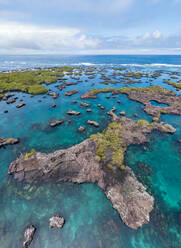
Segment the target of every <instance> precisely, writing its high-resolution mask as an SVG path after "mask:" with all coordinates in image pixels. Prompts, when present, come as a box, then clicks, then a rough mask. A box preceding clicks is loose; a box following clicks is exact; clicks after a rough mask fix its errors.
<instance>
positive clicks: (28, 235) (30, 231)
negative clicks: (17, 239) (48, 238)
mask: <svg viewBox="0 0 181 248" xmlns="http://www.w3.org/2000/svg"><path fill="white" fill-rule="evenodd" d="M35 231H36V227H35V226H33V225H31V226H28V227H26V229H25V231H24V242H23V248H29V246H30V244H31V242H32V240H33V237H34V234H35Z"/></svg>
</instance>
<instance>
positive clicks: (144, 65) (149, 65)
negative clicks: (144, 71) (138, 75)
mask: <svg viewBox="0 0 181 248" xmlns="http://www.w3.org/2000/svg"><path fill="white" fill-rule="evenodd" d="M120 65H122V66H139V67H181V65H173V64H156V63H155V64H120Z"/></svg>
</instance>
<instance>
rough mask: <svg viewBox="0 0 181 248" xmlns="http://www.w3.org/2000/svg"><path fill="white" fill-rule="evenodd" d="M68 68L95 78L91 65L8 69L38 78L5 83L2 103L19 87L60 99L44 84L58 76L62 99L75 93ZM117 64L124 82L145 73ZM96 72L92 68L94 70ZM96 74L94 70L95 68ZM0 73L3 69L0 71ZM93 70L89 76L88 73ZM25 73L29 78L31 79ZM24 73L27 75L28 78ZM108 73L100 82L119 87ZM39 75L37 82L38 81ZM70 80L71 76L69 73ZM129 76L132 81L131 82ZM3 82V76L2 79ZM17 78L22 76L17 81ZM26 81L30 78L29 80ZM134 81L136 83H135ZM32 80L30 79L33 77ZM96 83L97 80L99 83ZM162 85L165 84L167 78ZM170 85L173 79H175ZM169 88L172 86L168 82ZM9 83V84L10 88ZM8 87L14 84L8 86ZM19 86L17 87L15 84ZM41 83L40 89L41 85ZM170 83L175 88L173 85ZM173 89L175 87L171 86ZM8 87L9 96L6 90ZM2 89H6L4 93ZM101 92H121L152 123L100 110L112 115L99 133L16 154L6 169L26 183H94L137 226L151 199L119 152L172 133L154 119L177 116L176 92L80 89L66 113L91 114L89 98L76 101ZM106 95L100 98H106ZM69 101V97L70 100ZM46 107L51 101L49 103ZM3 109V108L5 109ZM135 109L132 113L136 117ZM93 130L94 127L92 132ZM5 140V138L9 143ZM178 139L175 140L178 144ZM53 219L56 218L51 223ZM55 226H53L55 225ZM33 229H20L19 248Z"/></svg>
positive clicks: (180, 108) (179, 100)
mask: <svg viewBox="0 0 181 248" xmlns="http://www.w3.org/2000/svg"><path fill="white" fill-rule="evenodd" d="M74 70H75V71H76V70H78V71H79V72H77V74H79V76H81V75H82V74H83V73H84V74H85V75H86V76H87V77H88V79H89V80H92V79H95V77H96V74H94V70H97V69H96V68H90V69H89V70H88V69H83V68H78V69H77V68H70V69H69V67H67V68H64V69H63V68H53V69H46V70H38V71H36V70H35V71H33V72H31V71H30V72H29V71H27V72H26V71H25V72H26V73H24V72H12V73H10V75H11V74H14V75H13V76H12V78H13V80H14V79H16V77H18V76H17V74H19V75H20V74H21V73H23V74H24V75H23V76H22V78H23V77H27V76H28V77H30V74H32V75H33V77H34V75H36V77H37V78H38V79H37V81H36V83H35V84H34V83H31V84H30V85H31V87H30V86H26V87H25V88H23V87H22V85H23V82H22V81H21V80H20V83H17V84H18V86H15V85H13V84H11V83H10V85H9V86H8V87H9V88H7V86H6V87H5V86H2V87H0V93H1V99H2V100H3V101H6V102H7V104H14V103H15V102H16V100H17V98H16V95H14V91H17V90H18V91H19V90H20V91H23V92H27V93H29V94H33V95H39V94H45V93H46V94H47V95H48V96H52V98H53V99H55V100H56V99H57V98H59V97H60V98H61V95H60V93H59V92H56V91H54V90H52V89H51V90H48V89H46V86H43V85H44V84H45V85H46V84H47V85H49V84H54V83H56V82H57V80H60V83H61V84H60V85H58V86H57V85H56V88H57V89H58V90H59V91H63V94H64V95H65V96H68V97H73V96H74V95H76V93H78V92H79V89H71V90H66V88H67V87H71V86H73V87H74V86H75V85H78V84H79V83H80V84H82V81H81V80H80V78H79V79H77V78H76V77H75V78H76V79H75V80H78V81H80V82H68V81H67V82H65V81H66V80H67V79H66V78H64V77H65V76H66V75H69V76H71V75H73V74H76V73H74ZM121 70H122V69H121V68H119V69H117V70H116V69H115V72H114V73H115V77H117V76H119V77H122V78H123V79H126V80H125V84H131V83H138V84H139V83H140V82H138V80H140V79H142V78H144V77H148V75H146V74H144V73H131V72H130V73H128V72H126V73H123V72H121ZM97 73H98V72H97ZM99 73H100V72H99ZM2 74H3V73H2ZM92 74H94V75H92ZM32 75H31V77H32ZM159 75H160V74H159V73H158V74H156V73H155V74H152V75H151V77H152V78H153V79H154V78H157V77H159ZM31 77H30V78H31ZM111 77H112V76H109V77H106V76H104V75H102V80H106V82H107V83H105V81H104V84H105V85H108V84H114V85H118V84H119V86H120V84H121V83H122V82H119V80H116V81H113V80H111ZM2 78H3V76H2V75H0V84H1V80H2ZM40 78H41V80H40ZM73 79H74V77H73ZM132 79H134V81H131V80H132ZM3 80H4V79H3ZM22 80H23V79H22ZM30 80H32V79H30ZM136 80H137V81H136ZM33 82H34V81H33ZM101 83H102V82H101ZM164 83H165V84H168V85H171V83H169V82H168V81H165V82H164ZM175 84H176V83H175ZM172 86H174V85H173V84H172ZM11 87H12V88H11ZM13 87H14V88H13ZM21 87H22V88H21ZM42 87H44V88H45V89H44V88H42ZM174 87H175V86H174ZM177 88H178V87H177ZM10 91H13V94H11V93H9V92H10ZM6 92H8V93H6ZM101 93H106V94H107V93H110V95H112V96H116V95H119V94H126V95H127V96H128V98H129V99H131V100H133V101H137V102H140V103H142V104H143V110H144V111H145V112H146V113H147V114H149V115H150V116H152V117H153V119H152V122H148V121H146V120H143V119H138V120H137V121H133V120H132V119H130V118H127V117H118V116H117V115H116V114H115V111H116V108H113V109H112V110H110V111H108V112H107V114H106V113H102V114H103V115H105V116H106V115H109V116H111V118H112V122H111V123H110V124H109V125H108V127H107V128H106V129H105V130H104V131H103V132H100V133H97V134H94V135H91V136H90V138H88V139H86V140H84V141H83V142H82V143H80V144H77V145H76V146H73V147H70V148H68V149H64V150H62V149H61V150H57V151H56V152H54V153H49V154H44V153H40V152H36V151H35V150H32V151H30V152H27V153H24V154H21V155H20V157H19V158H17V159H16V160H15V161H14V162H12V163H11V164H10V166H9V170H8V173H9V174H10V175H12V176H13V177H14V179H16V180H18V181H24V182H27V183H31V184H36V183H40V182H45V181H50V182H52V183H59V182H62V181H65V182H73V183H90V182H91V183H97V184H98V186H99V187H100V188H101V189H102V190H103V192H104V193H105V195H106V197H107V198H108V199H109V200H110V201H111V203H112V205H113V207H114V208H115V209H116V210H117V212H118V213H119V215H120V217H121V219H122V221H123V222H124V223H125V224H126V225H127V226H128V227H130V228H132V229H137V228H139V227H141V226H142V225H143V224H146V223H148V222H149V220H150V212H151V211H152V210H153V208H154V198H153V196H151V195H150V194H149V193H148V192H147V191H146V188H145V187H144V186H143V185H142V184H141V183H140V182H138V180H137V179H136V176H135V174H134V172H133V170H132V169H131V168H129V167H128V166H126V165H124V154H125V152H126V150H127V147H129V146H130V145H133V144H137V145H140V144H144V143H146V142H147V135H148V134H149V133H151V132H152V131H155V130H157V131H159V132H164V133H170V134H173V133H174V132H175V128H174V127H172V126H171V125H169V124H166V123H164V122H162V121H161V120H160V118H161V116H162V115H164V114H174V115H181V96H179V95H177V94H176V93H174V92H173V91H171V90H168V89H165V88H163V87H160V86H156V85H153V86H149V87H126V86H123V87H120V88H110V87H107V88H101V89H90V90H89V91H88V92H84V93H83V94H82V95H81V97H80V98H81V99H78V100H74V103H77V102H78V103H79V104H78V105H79V106H80V108H79V110H80V112H79V111H77V108H76V110H68V111H67V115H70V116H74V115H75V116H76V115H77V116H78V115H80V114H81V115H85V113H82V111H81V109H83V108H81V107H85V111H86V112H91V109H87V107H91V108H92V103H93V101H94V100H91V101H89V102H82V100H84V99H87V100H89V99H96V98H97V97H98V95H99V94H101ZM110 95H109V96H108V95H106V96H105V97H106V98H107V99H108V100H109V101H111V98H110ZM70 100H71V101H72V98H70ZM151 101H156V102H158V104H159V103H164V104H167V106H164V107H163V106H153V105H152V104H151ZM117 103H119V104H120V105H121V100H117ZM23 106H25V107H26V102H21V103H18V104H16V107H17V108H21V107H23ZM52 106H53V107H52V108H54V107H55V106H56V104H52ZM97 107H98V108H100V109H102V110H103V111H104V109H105V107H104V106H102V104H101V103H99V104H98V105H97ZM6 113H7V112H6ZM120 115H122V116H126V113H125V111H121V112H120ZM136 115H137V114H136V113H135V117H136ZM63 123H64V120H62V119H59V120H56V121H54V122H51V123H50V124H49V125H50V127H55V126H59V125H61V124H63ZM85 124H88V125H91V126H93V127H99V126H100V124H101V123H98V122H97V121H95V120H89V119H88V120H87V122H84V123H83V126H85ZM83 126H79V129H78V131H79V132H80V133H82V132H84V131H85V129H86V128H85V127H83ZM94 132H96V129H95V131H94ZM10 140H11V142H10ZM18 142H19V139H15V138H1V139H0V146H5V145H8V144H16V143H18ZM178 143H179V142H178ZM52 218H54V219H56V218H57V221H58V218H59V221H60V220H61V221H60V222H61V223H62V226H63V224H64V219H60V218H62V217H61V216H59V215H56V214H55V215H54V216H53V217H52ZM57 223H58V222H57ZM57 225H58V224H57ZM35 230H36V228H35V227H34V226H29V227H27V229H26V230H25V234H24V235H25V241H24V242H25V243H24V244H23V245H25V246H23V247H28V246H29V245H30V243H31V241H32V239H33V235H34V233H35Z"/></svg>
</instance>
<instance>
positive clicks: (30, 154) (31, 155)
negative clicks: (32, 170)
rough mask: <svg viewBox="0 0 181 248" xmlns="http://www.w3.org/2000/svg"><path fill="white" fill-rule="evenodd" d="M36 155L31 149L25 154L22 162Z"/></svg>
mask: <svg viewBox="0 0 181 248" xmlns="http://www.w3.org/2000/svg"><path fill="white" fill-rule="evenodd" d="M35 154H36V151H35V149H31V150H30V151H29V152H26V154H25V158H24V160H25V161H26V160H28V159H29V158H31V157H33V156H34V155H35Z"/></svg>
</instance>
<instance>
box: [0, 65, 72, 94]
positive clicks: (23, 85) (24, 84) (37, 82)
mask: <svg viewBox="0 0 181 248" xmlns="http://www.w3.org/2000/svg"><path fill="white" fill-rule="evenodd" d="M72 70H73V68H72V67H60V68H51V69H39V70H25V71H13V72H8V73H4V72H1V73H0V98H2V93H4V92H8V91H22V92H26V93H29V94H32V95H39V94H44V93H46V92H47V89H46V87H44V86H43V85H42V84H47V85H48V84H52V83H55V82H56V81H57V80H58V78H60V77H63V76H64V72H69V71H72Z"/></svg>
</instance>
